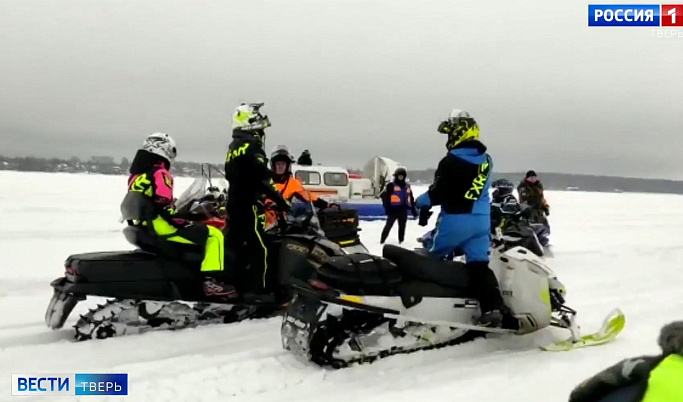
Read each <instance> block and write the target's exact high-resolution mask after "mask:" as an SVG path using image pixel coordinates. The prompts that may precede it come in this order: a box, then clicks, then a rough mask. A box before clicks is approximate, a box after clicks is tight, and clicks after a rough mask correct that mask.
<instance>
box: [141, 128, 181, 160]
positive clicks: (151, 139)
mask: <svg viewBox="0 0 683 402" xmlns="http://www.w3.org/2000/svg"><path fill="white" fill-rule="evenodd" d="M142 149H144V150H145V151H147V152H149V153H152V154H155V155H159V156H161V157H162V158H165V159H166V160H167V161H168V162H169V163H171V162H173V160H174V159H175V157H176V155H178V151H177V150H176V146H175V141H174V140H173V138H171V136H170V135H168V134H166V133H153V134H150V135H149V136H147V138H145V142H143V143H142Z"/></svg>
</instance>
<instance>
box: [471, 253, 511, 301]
mask: <svg viewBox="0 0 683 402" xmlns="http://www.w3.org/2000/svg"><path fill="white" fill-rule="evenodd" d="M467 266H468V267H471V270H470V272H472V279H473V282H474V287H475V289H476V290H475V292H476V294H477V300H479V305H480V306H481V311H482V312H489V311H491V310H501V312H503V311H504V310H505V304H504V303H503V296H501V294H500V287H499V286H498V279H496V274H494V273H493V271H491V268H489V263H488V261H472V262H468V263H467Z"/></svg>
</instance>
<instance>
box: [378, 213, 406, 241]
mask: <svg viewBox="0 0 683 402" xmlns="http://www.w3.org/2000/svg"><path fill="white" fill-rule="evenodd" d="M396 221H398V242H399V243H403V240H405V237H406V222H407V221H408V210H406V209H390V210H389V211H388V214H387V223H386V224H385V225H384V229H383V230H382V238H381V239H380V241H379V242H380V243H382V244H384V242H385V241H386V240H387V237H389V232H391V228H392V227H394V222H396Z"/></svg>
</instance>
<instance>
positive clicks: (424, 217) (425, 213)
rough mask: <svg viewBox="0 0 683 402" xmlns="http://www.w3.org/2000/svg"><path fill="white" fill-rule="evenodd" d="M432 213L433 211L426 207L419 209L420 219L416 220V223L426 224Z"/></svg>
mask: <svg viewBox="0 0 683 402" xmlns="http://www.w3.org/2000/svg"><path fill="white" fill-rule="evenodd" d="M432 214H433V212H432V211H430V210H429V209H428V208H422V209H421V210H420V219H419V220H418V222H417V224H418V225H420V226H427V224H428V223H429V218H431V216H432Z"/></svg>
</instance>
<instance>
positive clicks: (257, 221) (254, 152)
mask: <svg viewBox="0 0 683 402" xmlns="http://www.w3.org/2000/svg"><path fill="white" fill-rule="evenodd" d="M262 106H263V103H249V104H245V103H243V104H241V105H240V106H238V107H237V109H236V110H235V113H234V115H233V119H232V128H233V130H232V142H231V143H230V146H229V148H228V153H227V156H226V158H225V178H226V179H227V180H228V182H229V183H230V187H229V188H228V202H227V206H226V209H227V213H228V224H227V226H226V230H227V232H226V242H225V244H226V247H230V248H231V249H232V250H235V253H236V255H237V257H238V261H239V263H238V264H237V265H238V267H240V268H241V273H240V274H238V275H237V276H236V280H237V282H236V285H237V287H238V290H239V291H240V292H245V293H272V292H273V291H275V288H274V287H271V286H269V284H270V281H268V275H267V274H268V250H267V247H266V244H265V243H264V233H265V228H266V214H265V210H264V208H263V202H264V201H265V199H266V198H267V199H270V200H271V201H273V202H274V203H275V205H276V206H277V208H278V209H279V210H280V211H283V212H284V211H288V210H289V204H288V203H287V202H286V201H285V200H284V198H282V195H280V193H279V192H278V191H277V190H276V189H275V184H274V182H273V178H272V172H271V171H270V169H268V159H267V158H266V154H265V151H264V150H263V146H264V141H265V136H266V133H265V129H266V128H267V127H270V125H271V124H270V120H269V119H268V116H263V115H262V114H261V112H260V108H261V107H262ZM245 260H248V265H247V264H245V263H246V261H245ZM242 268H243V269H242Z"/></svg>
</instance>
